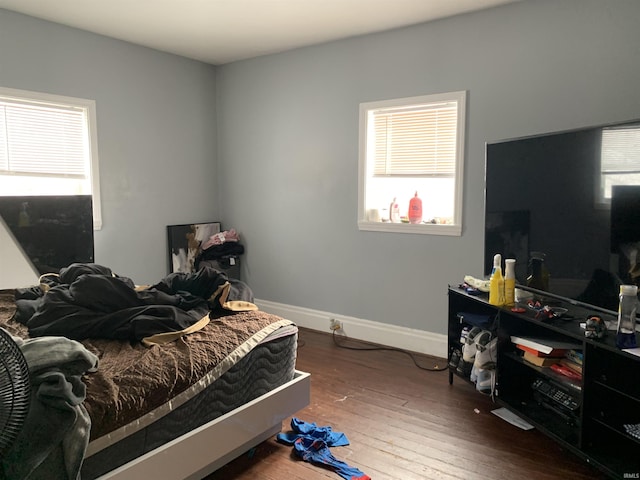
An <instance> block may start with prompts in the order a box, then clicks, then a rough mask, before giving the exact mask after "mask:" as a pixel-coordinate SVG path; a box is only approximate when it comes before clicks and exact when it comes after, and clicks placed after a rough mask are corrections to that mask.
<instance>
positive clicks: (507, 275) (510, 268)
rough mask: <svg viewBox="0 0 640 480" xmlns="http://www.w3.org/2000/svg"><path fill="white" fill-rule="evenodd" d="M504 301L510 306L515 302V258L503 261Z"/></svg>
mask: <svg viewBox="0 0 640 480" xmlns="http://www.w3.org/2000/svg"><path fill="white" fill-rule="evenodd" d="M504 303H505V305H509V306H510V307H512V306H513V305H515V304H516V259H515V258H507V259H506V260H505V261H504Z"/></svg>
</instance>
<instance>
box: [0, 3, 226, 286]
mask: <svg viewBox="0 0 640 480" xmlns="http://www.w3.org/2000/svg"><path fill="white" fill-rule="evenodd" d="M0 86H3V87H7V88H18V89H23V90H34V91H39V92H46V93H52V94H57V95H68V96H73V97H82V98H89V99H93V100H95V101H96V109H97V122H98V149H99V158H100V180H101V190H102V220H103V228H102V230H100V231H97V232H95V259H96V262H98V263H101V264H103V265H106V266H109V267H111V268H112V269H113V270H114V271H116V272H117V273H119V274H120V275H125V276H129V277H131V278H132V279H133V280H134V281H136V282H138V283H148V282H156V281H158V280H159V279H160V278H162V277H163V276H165V275H166V274H167V265H168V261H167V239H166V237H167V234H166V225H170V224H176V223H190V222H206V221H211V220H218V219H219V214H220V211H219V206H218V204H217V195H216V193H217V192H216V187H215V185H216V182H217V172H216V142H215V118H216V116H215V68H214V67H212V66H210V65H205V64H203V63H200V62H195V61H191V60H187V59H185V58H182V57H178V56H175V55H169V54H165V53H160V52H157V51H154V50H151V49H147V48H143V47H138V46H133V45H131V44H128V43H125V42H120V41H117V40H112V39H109V38H106V37H102V36H99V35H94V34H90V33H87V32H83V31H80V30H76V29H72V28H67V27H63V26H61V25H56V24H53V23H50V22H44V21H40V20H36V19H34V18H31V17H27V16H23V15H19V14H15V13H12V12H9V11H6V10H2V9H0Z"/></svg>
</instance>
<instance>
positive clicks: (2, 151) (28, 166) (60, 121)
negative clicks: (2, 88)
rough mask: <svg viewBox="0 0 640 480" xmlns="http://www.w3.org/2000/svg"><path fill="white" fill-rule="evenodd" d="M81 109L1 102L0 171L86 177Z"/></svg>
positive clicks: (8, 101)
mask: <svg viewBox="0 0 640 480" xmlns="http://www.w3.org/2000/svg"><path fill="white" fill-rule="evenodd" d="M86 124H87V121H86V113H85V111H84V109H79V108H69V107H65V106H58V105H56V106H48V105H38V104H32V103H28V102H23V101H19V100H13V99H2V98H0V171H2V172H3V173H8V172H11V173H14V174H27V175H51V176H63V177H66V176H73V177H86V176H88V174H89V172H88V168H87V167H88V165H89V162H88V161H87V158H88V157H89V152H88V151H87V150H88V149H87V146H88V142H87V141H86V137H87V129H86Z"/></svg>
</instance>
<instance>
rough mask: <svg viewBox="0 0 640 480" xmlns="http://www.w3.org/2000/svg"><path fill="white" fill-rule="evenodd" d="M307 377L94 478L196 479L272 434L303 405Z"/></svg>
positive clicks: (299, 377)
mask: <svg viewBox="0 0 640 480" xmlns="http://www.w3.org/2000/svg"><path fill="white" fill-rule="evenodd" d="M310 377H311V376H310V374H308V373H305V372H300V371H298V370H296V372H295V375H294V378H293V380H291V381H290V382H288V383H285V384H284V385H282V386H280V387H278V388H276V389H274V390H272V391H270V392H268V393H265V394H264V395H262V396H261V397H258V398H256V399H255V400H252V401H251V402H249V403H246V404H244V405H242V406H241V407H238V408H236V409H235V410H233V411H231V412H229V413H227V414H226V415H223V416H221V417H218V418H216V419H215V420H212V421H211V422H209V423H207V424H205V425H202V426H201V427H198V428H196V429H195V430H192V431H191V432H189V433H186V434H184V435H182V436H181V437H179V438H177V439H175V440H173V441H171V442H169V443H167V444H165V445H162V446H161V447H158V448H156V449H155V450H153V451H151V452H149V453H147V454H145V455H143V456H141V457H138V458H136V459H135V460H132V461H131V462H129V463H127V464H125V465H123V466H121V467H119V468H117V469H115V470H112V471H111V472H109V473H107V474H105V475H103V476H101V477H99V480H107V479H109V480H140V479H143V478H155V479H162V480H165V479H167V480H169V479H172V480H174V479H175V480H183V479H186V480H200V479H202V478H203V477H206V476H207V475H209V474H210V473H212V472H214V471H215V470H217V469H218V468H220V467H222V466H223V465H225V464H227V463H229V462H230V461H231V460H233V459H234V458H236V457H238V456H239V455H242V454H243V453H244V452H246V451H248V450H250V449H251V448H253V447H255V446H256V445H258V444H259V443H261V442H263V441H264V440H267V439H268V438H270V437H272V436H273V435H275V434H277V433H278V432H280V431H281V429H282V421H283V420H284V419H286V418H287V417H290V416H292V415H293V414H295V413H296V412H297V411H299V410H301V409H303V408H304V407H306V406H307V405H309V402H310V398H311V378H310Z"/></svg>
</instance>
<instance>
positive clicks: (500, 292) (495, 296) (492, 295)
mask: <svg viewBox="0 0 640 480" xmlns="http://www.w3.org/2000/svg"><path fill="white" fill-rule="evenodd" d="M501 263H502V255H500V254H499V253H497V254H496V255H495V256H494V257H493V270H492V271H491V278H490V279H489V303H490V304H491V305H496V306H498V307H501V306H502V305H504V277H503V276H502V267H501V265H500V264H501Z"/></svg>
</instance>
